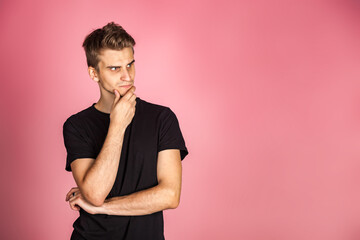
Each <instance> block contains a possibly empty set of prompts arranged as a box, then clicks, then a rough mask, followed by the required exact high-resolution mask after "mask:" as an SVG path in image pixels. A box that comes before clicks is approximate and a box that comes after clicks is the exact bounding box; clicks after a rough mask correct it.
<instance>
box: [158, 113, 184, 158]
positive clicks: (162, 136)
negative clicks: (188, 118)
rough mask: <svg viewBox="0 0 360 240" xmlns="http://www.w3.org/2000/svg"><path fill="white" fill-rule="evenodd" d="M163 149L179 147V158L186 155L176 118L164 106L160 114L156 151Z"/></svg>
mask: <svg viewBox="0 0 360 240" xmlns="http://www.w3.org/2000/svg"><path fill="white" fill-rule="evenodd" d="M165 149H179V150H180V156H181V160H183V159H184V158H185V157H186V155H188V150H187V148H186V146H185V141H184V138H183V136H182V133H181V130H180V126H179V122H178V119H177V117H176V115H175V113H174V112H173V111H172V110H171V109H170V108H166V109H165V110H164V111H163V112H162V113H161V116H160V129H159V142H158V152H160V151H162V150H165Z"/></svg>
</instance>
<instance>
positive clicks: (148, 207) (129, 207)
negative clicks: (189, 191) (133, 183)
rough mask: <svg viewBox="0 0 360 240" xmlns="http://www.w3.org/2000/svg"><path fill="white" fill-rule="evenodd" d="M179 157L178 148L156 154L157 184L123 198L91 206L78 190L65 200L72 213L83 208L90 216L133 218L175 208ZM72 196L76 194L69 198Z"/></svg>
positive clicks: (178, 181) (68, 195) (179, 177)
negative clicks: (103, 215) (102, 215)
mask: <svg viewBox="0 0 360 240" xmlns="http://www.w3.org/2000/svg"><path fill="white" fill-rule="evenodd" d="M181 174H182V167H181V158H180V151H179V150H178V149H167V150H163V151H160V152H159V154H158V165H157V176H158V185H156V186H154V187H152V188H148V189H145V190H142V191H139V192H135V193H132V194H129V195H126V196H120V197H113V198H110V199H106V200H105V202H104V204H103V205H102V206H99V207H97V206H94V205H92V204H90V203H88V202H86V201H84V200H83V199H82V196H81V193H80V192H79V190H78V189H76V188H74V189H72V190H70V191H69V192H68V194H67V196H66V201H70V207H71V208H72V209H73V210H79V209H80V208H79V207H77V206H76V205H78V206H80V207H81V208H83V209H84V210H85V211H87V212H88V213H90V214H107V215H122V216H135V215H146V214H151V213H154V212H158V211H162V210H165V209H170V208H176V207H177V206H178V205H179V202H180V192H181ZM72 193H76V195H75V196H72Z"/></svg>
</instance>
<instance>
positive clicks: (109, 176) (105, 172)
mask: <svg viewBox="0 0 360 240" xmlns="http://www.w3.org/2000/svg"><path fill="white" fill-rule="evenodd" d="M124 133H125V129H124V128H123V127H122V126H120V125H114V124H113V125H112V124H110V125H109V130H108V134H107V136H106V139H105V141H104V144H103V147H102V149H101V151H100V153H99V155H98V156H97V158H96V160H95V161H94V163H93V165H92V166H91V167H90V168H89V169H88V171H87V172H86V174H85V176H84V179H83V183H82V186H81V188H80V190H81V192H82V194H83V196H84V197H85V198H86V199H88V200H89V201H90V202H92V203H93V204H95V205H99V206H100V205H101V204H102V203H103V201H104V200H105V198H106V196H107V195H108V194H109V192H110V190H111V188H112V186H113V185H114V182H115V178H116V175H117V170H118V166H119V162H120V156H121V149H122V145H123V139H124Z"/></svg>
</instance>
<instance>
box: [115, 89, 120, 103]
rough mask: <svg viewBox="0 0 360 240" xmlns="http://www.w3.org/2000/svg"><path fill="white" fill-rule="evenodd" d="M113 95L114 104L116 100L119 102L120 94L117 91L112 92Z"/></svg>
mask: <svg viewBox="0 0 360 240" xmlns="http://www.w3.org/2000/svg"><path fill="white" fill-rule="evenodd" d="M114 93H115V99H114V103H116V102H117V101H118V100H119V98H120V93H119V92H118V90H116V89H115V90H114Z"/></svg>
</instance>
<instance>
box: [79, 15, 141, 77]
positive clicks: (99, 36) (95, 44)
mask: <svg viewBox="0 0 360 240" xmlns="http://www.w3.org/2000/svg"><path fill="white" fill-rule="evenodd" d="M134 45H135V40H134V39H133V38H132V37H131V36H130V35H129V34H128V33H127V32H126V31H125V29H124V28H122V27H121V26H120V25H118V24H116V23H114V22H110V23H108V24H106V25H105V26H104V27H103V28H98V29H96V30H94V31H93V32H91V33H90V34H89V35H87V36H86V38H85V40H84V43H83V45H82V46H83V48H84V50H85V54H86V61H87V65H88V67H90V66H91V67H93V68H95V69H96V71H99V68H98V63H99V58H98V55H99V54H100V51H101V50H103V49H106V48H109V49H114V50H121V49H123V48H126V47H131V48H132V50H133V52H134Z"/></svg>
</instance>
